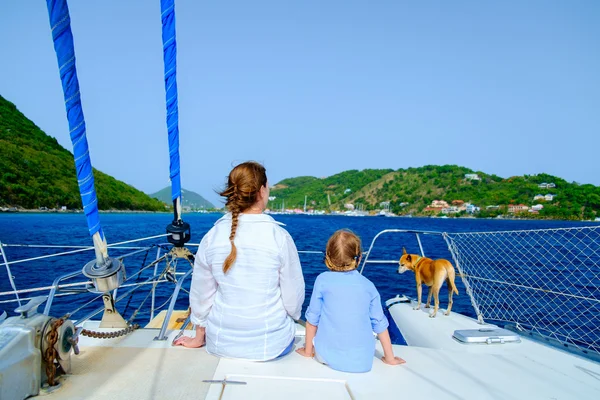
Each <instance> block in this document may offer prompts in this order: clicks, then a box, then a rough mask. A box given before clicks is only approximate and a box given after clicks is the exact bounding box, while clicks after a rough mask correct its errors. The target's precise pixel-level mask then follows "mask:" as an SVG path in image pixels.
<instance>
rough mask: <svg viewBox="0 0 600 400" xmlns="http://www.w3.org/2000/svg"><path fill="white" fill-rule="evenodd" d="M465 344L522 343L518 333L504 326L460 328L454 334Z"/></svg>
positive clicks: (454, 336)
mask: <svg viewBox="0 0 600 400" xmlns="http://www.w3.org/2000/svg"><path fill="white" fill-rule="evenodd" d="M452 337H453V338H454V339H456V340H457V341H459V342H460V343H464V344H505V343H520V342H521V338H520V337H519V335H518V334H516V333H514V332H511V331H509V330H507V329H502V328H480V329H459V330H456V331H454V334H453V335H452Z"/></svg>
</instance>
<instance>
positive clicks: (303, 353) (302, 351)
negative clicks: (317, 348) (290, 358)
mask: <svg viewBox="0 0 600 400" xmlns="http://www.w3.org/2000/svg"><path fill="white" fill-rule="evenodd" d="M296 353H298V354H300V355H301V356H303V357H312V356H313V352H312V351H311V352H307V351H306V347H300V348H299V349H297V350H296Z"/></svg>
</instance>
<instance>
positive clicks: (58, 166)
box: [0, 96, 165, 211]
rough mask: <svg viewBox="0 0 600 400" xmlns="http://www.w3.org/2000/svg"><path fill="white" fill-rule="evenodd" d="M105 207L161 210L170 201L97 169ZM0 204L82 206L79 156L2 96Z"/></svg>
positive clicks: (96, 178)
mask: <svg viewBox="0 0 600 400" xmlns="http://www.w3.org/2000/svg"><path fill="white" fill-rule="evenodd" d="M94 178H95V184H96V192H97V194H98V207H99V208H100V209H101V210H108V209H118V210H149V211H160V210H163V211H164V209H165V205H164V204H163V203H161V202H160V201H158V200H156V199H153V198H151V197H149V196H148V195H146V194H145V193H143V192H141V191H139V190H137V189H135V188H134V187H132V186H130V185H128V184H126V183H123V182H121V181H118V180H116V179H115V178H113V177H111V176H108V175H106V174H104V173H102V172H100V171H98V170H96V169H94ZM0 206H14V207H23V208H27V209H37V208H39V207H48V208H57V207H61V206H66V207H67V208H69V209H81V208H82V206H81V198H80V196H79V187H78V185H77V178H76V172H75V163H74V161H73V154H71V153H70V152H69V151H68V150H66V149H65V148H63V147H62V146H61V145H60V144H58V142H57V141H56V139H54V138H53V137H50V136H48V135H46V134H45V133H44V132H43V131H42V130H41V129H40V128H38V127H37V126H36V125H35V124H34V123H33V122H32V121H30V120H29V119H27V117H25V116H24V115H23V114H22V113H21V112H20V111H19V110H17V107H16V106H15V105H14V104H12V103H11V102H9V101H7V100H6V99H4V98H3V97H2V96H0Z"/></svg>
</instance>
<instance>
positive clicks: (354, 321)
mask: <svg viewBox="0 0 600 400" xmlns="http://www.w3.org/2000/svg"><path fill="white" fill-rule="evenodd" d="M361 255H362V251H361V247H360V239H359V238H358V236H356V235H355V234H354V233H352V232H350V231H348V230H339V231H337V232H335V233H334V234H333V235H332V236H331V237H330V238H329V241H328V242H327V249H326V252H325V265H326V266H327V268H329V269H330V271H326V272H323V273H322V274H320V275H319V276H318V277H317V280H316V281H315V286H314V288H313V292H312V296H311V298H310V304H309V306H308V309H307V310H306V343H305V345H304V346H305V347H303V348H300V349H298V350H296V351H297V352H298V353H299V354H301V355H303V356H305V357H312V355H313V338H314V353H315V358H316V359H317V361H319V362H321V363H323V364H327V365H329V366H330V367H331V368H333V369H336V370H339V371H344V372H368V371H370V370H371V367H372V366H373V353H374V351H375V338H374V336H373V332H375V333H376V334H377V336H378V337H379V340H380V341H381V345H382V347H383V353H384V356H383V358H382V360H383V362H384V363H386V364H389V365H398V364H403V363H405V361H404V360H403V359H401V358H399V357H394V351H393V349H392V343H391V340H390V335H389V333H388V330H387V327H388V325H389V324H388V321H387V319H386V317H385V316H384V315H383V309H382V307H381V298H380V297H379V293H378V292H377V289H375V286H374V285H373V283H371V281H369V280H368V279H367V278H365V277H364V276H362V275H361V274H359V273H358V271H356V268H357V267H358V264H359V262H360V258H361ZM317 328H318V329H317Z"/></svg>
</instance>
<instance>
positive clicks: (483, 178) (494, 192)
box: [270, 165, 600, 219]
mask: <svg viewBox="0 0 600 400" xmlns="http://www.w3.org/2000/svg"><path fill="white" fill-rule="evenodd" d="M466 174H477V175H478V177H479V178H480V179H479V180H470V179H467V178H466V177H465V175H466ZM542 183H553V184H554V185H555V187H553V188H540V187H539V185H540V184H542ZM538 194H542V195H546V194H553V195H555V196H554V197H553V199H552V200H551V201H544V200H535V201H534V196H536V195H538ZM305 195H306V196H307V206H308V207H310V208H314V209H322V210H330V211H335V210H338V211H343V210H344V209H345V208H344V205H345V204H353V205H354V207H356V208H361V209H364V210H378V209H382V208H383V207H384V205H383V204H382V203H384V202H389V203H390V209H391V211H392V212H394V213H396V214H400V215H402V214H411V215H415V216H416V215H430V214H432V213H433V214H436V212H431V211H425V208H426V207H427V206H428V205H430V204H431V202H432V201H433V200H444V201H446V202H447V203H449V204H451V203H452V201H454V200H461V201H464V202H469V203H472V204H474V205H476V206H478V207H480V208H481V211H480V212H479V213H478V214H477V215H478V216H481V217H489V216H492V217H493V216H496V215H498V214H506V210H507V207H508V206H509V205H511V204H524V205H527V206H532V205H535V204H541V205H542V206H543V208H542V209H541V210H540V211H539V213H534V214H532V213H529V214H528V215H527V216H528V217H530V218H557V219H593V218H595V217H596V216H600V187H597V186H594V185H589V184H586V185H580V184H578V183H576V182H571V183H569V182H567V181H565V180H564V179H561V178H559V177H556V176H552V175H548V174H538V175H525V176H513V177H510V178H501V177H499V176H496V175H490V174H486V173H484V172H481V171H473V170H471V169H469V168H465V167H460V166H456V165H442V166H436V165H426V166H423V167H419V168H407V169H399V170H396V171H394V170H390V169H367V170H363V171H356V170H353V171H345V172H342V173H339V174H336V175H333V176H330V177H327V178H315V177H307V176H304V177H299V178H290V179H284V180H283V181H281V182H279V183H278V184H277V185H275V186H274V187H273V188H271V196H275V197H276V198H275V200H273V201H271V203H270V207H271V208H273V209H278V208H280V207H281V206H282V204H283V202H285V208H302V207H303V205H304V197H305ZM328 195H329V199H330V201H331V206H330V205H329V202H328V199H327V196H328ZM487 206H499V207H498V209H487V208H486V207H487Z"/></svg>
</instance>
